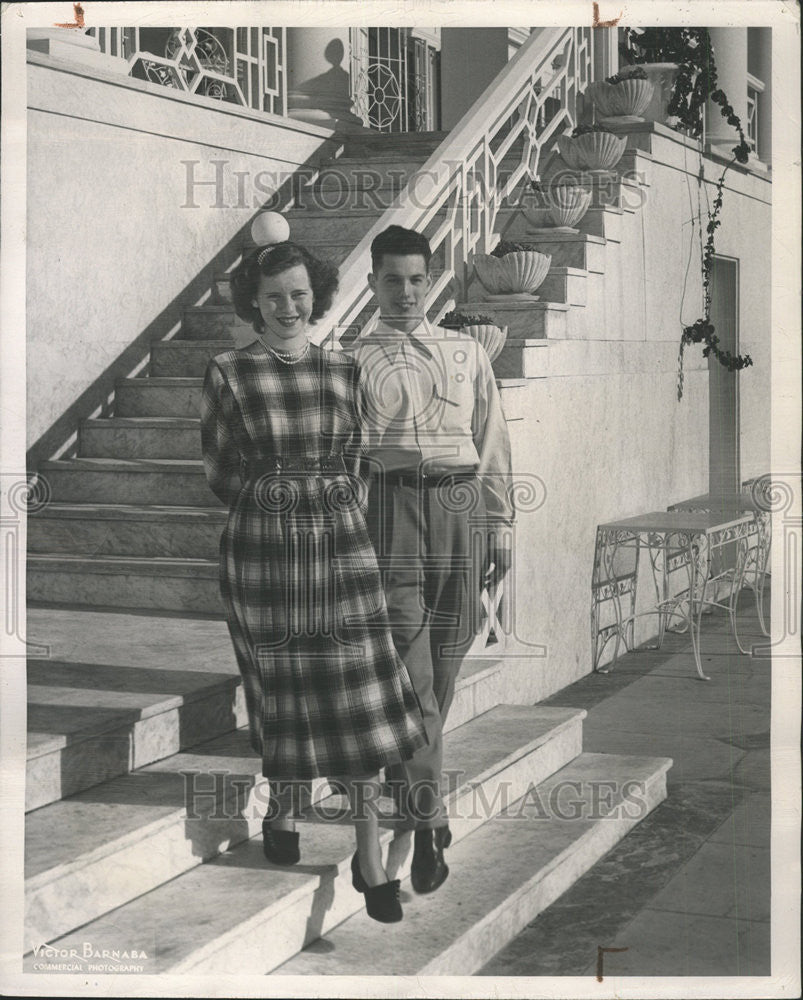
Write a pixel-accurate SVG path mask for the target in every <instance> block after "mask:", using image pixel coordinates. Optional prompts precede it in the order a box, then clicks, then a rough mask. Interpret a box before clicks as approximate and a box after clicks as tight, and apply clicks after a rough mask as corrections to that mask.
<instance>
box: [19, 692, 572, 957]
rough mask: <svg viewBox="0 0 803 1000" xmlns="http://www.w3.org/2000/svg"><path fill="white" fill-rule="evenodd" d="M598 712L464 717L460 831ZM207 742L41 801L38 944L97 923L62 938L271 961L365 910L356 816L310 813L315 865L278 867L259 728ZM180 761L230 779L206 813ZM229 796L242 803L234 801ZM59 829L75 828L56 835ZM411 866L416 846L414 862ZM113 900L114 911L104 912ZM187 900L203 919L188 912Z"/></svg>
mask: <svg viewBox="0 0 803 1000" xmlns="http://www.w3.org/2000/svg"><path fill="white" fill-rule="evenodd" d="M584 716H585V712H584V711H583V710H577V709H555V708H545V707H541V706H534V707H516V706H507V705H501V706H498V707H497V708H494V709H493V710H491V711H489V712H487V713H485V714H484V715H481V716H479V717H478V718H476V719H473V720H472V721H471V722H469V723H467V724H466V725H464V726H461V727H460V728H459V729H457V730H455V731H454V732H453V733H452V735H451V736H450V738H449V739H448V740H447V742H446V747H445V751H446V752H445V758H446V759H445V762H444V774H445V776H446V779H447V782H448V788H449V793H448V796H447V807H448V810H449V814H450V825H451V827H452V830H453V835H454V841H455V843H456V842H458V841H460V840H461V839H462V838H463V837H465V836H467V835H468V834H470V833H471V831H472V830H474V829H476V828H477V827H478V826H480V825H481V824H482V823H483V822H485V821H486V819H488V818H489V816H490V815H492V814H493V813H494V812H495V811H497V810H499V809H500V808H503V807H504V806H505V805H507V804H508V803H510V802H512V801H515V800H516V799H518V798H519V797H520V796H521V795H523V794H525V792H526V791H527V790H528V788H530V787H531V786H532V785H535V784H539V783H541V782H543V781H544V780H546V779H547V778H548V777H549V775H551V774H554V772H555V771H557V770H559V769H560V768H562V767H563V766H564V765H565V764H566V763H568V762H569V761H570V760H572V759H573V758H574V757H576V756H577V754H578V753H579V752H580V749H581V743H582V720H583V718H584ZM196 751H197V752H196V753H193V752H189V753H185V754H180V755H176V756H175V757H172V758H169V759H168V760H167V761H163V762H161V763H159V764H153V765H150V766H149V767H147V768H143V769H142V770H141V771H139V772H136V773H134V774H131V775H128V776H125V777H122V778H117V779H115V780H114V781H113V782H108V783H107V784H106V785H101V786H99V787H98V788H97V789H95V790H94V791H93V792H92V793H88V792H84V793H81V794H80V795H77V796H74V797H73V798H72V799H70V800H66V801H64V802H60V803H54V804H53V805H52V806H47V807H46V808H45V809H43V810H40V811H38V812H36V813H32V814H31V816H30V817H29V828H28V829H27V830H26V833H27V835H28V843H29V848H28V857H29V869H28V872H27V873H26V874H27V876H28V877H27V880H26V894H27V933H26V948H31V947H33V946H34V945H35V944H38V943H39V942H41V941H52V940H53V938H54V936H57V935H59V934H62V933H64V931H63V930H62V928H65V927H66V928H75V927H80V926H81V925H82V924H86V923H87V922H88V921H93V923H92V924H91V926H90V927H81V930H80V931H77V932H75V931H73V932H72V933H69V934H67V935H66V937H63V938H61V940H60V941H59V946H60V947H68V948H69V947H71V946H72V942H73V941H77V940H78V938H79V937H80V938H81V940H90V939H91V940H92V941H93V943H94V944H95V945H96V946H97V947H101V948H102V947H112V945H111V944H110V943H109V942H111V941H112V940H114V941H116V942H117V944H116V945H114V947H117V948H119V947H120V946H121V945H120V942H121V941H123V940H125V942H126V945H125V947H126V948H128V949H131V948H137V949H142V950H144V951H146V952H147V953H148V955H149V959H150V961H149V964H148V972H157V971H158V972H166V971H172V972H180V971H183V970H188V969H192V970H193V971H199V972H200V971H204V972H210V971H214V970H218V969H228V970H230V969H231V968H237V969H238V970H239V971H240V972H241V973H242V972H249V973H255V974H256V973H265V972H269V971H271V970H272V969H275V968H276V967H277V966H278V965H280V964H281V963H282V962H284V961H286V960H287V959H289V958H290V957H292V956H293V955H294V954H296V953H297V952H298V951H299V950H300V949H301V948H302V947H303V946H304V944H306V943H309V942H310V941H311V940H314V939H315V938H316V937H318V936H319V934H321V933H326V932H327V931H329V930H330V929H331V928H332V927H334V926H335V925H336V924H338V923H340V922H341V921H343V920H345V919H347V918H348V917H349V916H351V915H352V914H353V913H355V912H356V911H357V910H358V909H360V908H361V906H362V897H361V896H359V895H358V894H357V893H355V892H354V890H353V889H352V887H351V885H350V884H347V882H346V879H345V878H341V879H338V878H336V875H337V874H338V872H339V871H341V870H342V871H344V872H345V871H346V870H347V869H348V865H349V861H350V856H351V854H352V852H353V850H354V846H353V831H352V829H351V827H350V826H348V825H344V824H343V823H333V822H325V821H323V820H320V819H319V820H318V821H312V822H308V823H305V824H304V825H303V826H302V827H301V845H302V848H301V849H302V852H303V858H304V860H303V862H302V864H301V865H300V866H298V867H295V868H292V869H286V868H285V869H282V868H275V867H273V866H270V865H268V863H267V862H266V861H265V860H264V858H263V856H262V846H261V837H260V836H259V833H258V831H259V827H260V820H261V816H262V815H263V813H264V811H265V788H264V782H262V781H260V780H259V779H258V772H259V761H258V760H257V759H256V758H254V757H253V756H251V757H248V756H246V754H247V747H246V742H245V735H244V733H242V732H240V733H237V734H232V736H231V738H230V740H229V741H228V742H226V741H225V740H217V741H213V742H212V743H211V744H209V745H208V746H205V747H199V748H196ZM181 772H185V773H193V772H194V773H201V774H203V775H208V774H209V773H210V772H217V773H218V774H225V775H229V776H231V778H230V780H229V781H228V782H227V783H226V784H227V787H226V788H225V789H224V788H223V784H224V782H223V778H222V777H221V778H220V779H219V780H218V783H217V788H216V789H215V791H214V794H212V795H210V796H209V797H208V798H207V799H206V800H205V801H204V802H203V804H202V805H201V804H199V808H198V812H199V813H200V812H201V808H203V818H198V819H190V818H188V817H187V815H186V810H185V802H186V799H185V786H184V779H183V778H182V774H181ZM239 779H242V782H243V783H242V784H239V785H238V783H237V782H238V781H239ZM204 788H210V789H211V788H212V782H211V781H207V783H206V784H205V785H204ZM238 789H239V798H238V794H237V791H238ZM224 795H228V796H229V800H230V806H229V808H228V809H222V808H220V807H219V802H220V800H221V798H222V797H223V796H224ZM246 797H247V799H248V801H247V802H246V801H245V799H246ZM337 801H338V800H337V799H336V798H335V797H332V798H331V799H330V800H329V803H328V804H330V805H335V804H336V803H337ZM221 813H224V814H225V815H223V816H222V817H221ZM232 813H233V814H234V815H231V814H232ZM54 828H57V829H60V830H63V831H64V835H63V837H59V838H55V839H54V838H53V835H52V831H53V829H54ZM255 834H256V836H254V835H255ZM384 835H385V838H389V837H390V833H389V831H387V832H385V834H384ZM249 837H253V838H254V839H253V840H247V838H249ZM241 841H246V842H245V843H240V842H241ZM235 844H238V846H236V847H233V849H230V850H229V851H228V852H227V853H226V854H224V855H222V856H220V857H217V858H215V859H214V860H213V861H211V862H209V863H208V864H206V865H203V866H201V867H197V866H198V865H199V862H200V861H202V860H204V859H207V858H209V857H212V856H213V855H215V854H216V853H217V852H218V851H220V850H225V848H226V846H227V845H228V846H230V847H232V846H233V845H235ZM408 867H409V859H407V861H406V862H405V866H404V867H403V868H402V874H403V873H405V872H406V870H407V868H408ZM189 869H193V870H192V871H190V870H189ZM260 871H261V872H264V877H260ZM182 872H184V874H182ZM133 873H136V876H135V877H134V875H133ZM176 876H180V877H178V878H177V877H176ZM168 880H172V881H168ZM163 883H165V884H163ZM157 886H158V888H157ZM150 890H153V891H150ZM441 891H442V890H441ZM135 896H136V897H137V898H134V897H135ZM233 899H236V900H237V904H236V906H234V907H233V906H232V900H233ZM224 900H225V902H224ZM324 900H325V901H326V902H325V903H324ZM123 904H124V905H123ZM114 907H117V908H116V909H114V912H109V911H110V910H112V908H114ZM100 913H105V914H107V915H106V916H99V917H98V919H95V916H97V915H98V914H100ZM188 913H197V914H203V920H193V921H191V922H189V923H188V922H187V914H188ZM311 915H312V916H311ZM266 942H270V946H269V947H266ZM78 947H80V945H79V946H78ZM232 963H234V964H232Z"/></svg>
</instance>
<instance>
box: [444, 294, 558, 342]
mask: <svg viewBox="0 0 803 1000" xmlns="http://www.w3.org/2000/svg"><path fill="white" fill-rule="evenodd" d="M472 288H476V285H474V286H472ZM476 294H477V295H478V296H482V294H483V293H482V290H481V289H477V291H476ZM457 308H458V309H459V310H460V311H461V312H467V313H481V314H484V315H486V316H490V317H491V318H492V319H493V320H494V321H495V322H497V323H498V324H499V325H500V326H506V327H507V328H508V340H509V341H510V340H516V339H523V340H542V339H557V340H560V339H562V338H563V336H564V335H565V330H566V313H567V311H568V309H569V306H568V305H567V304H566V303H565V302H546V301H544V300H542V299H540V298H537V299H532V300H522V299H508V298H507V297H506V298H505V299H504V300H501V299H500V300H495V301H489V300H486V299H483V298H481V297H480V298H477V299H476V300H473V299H472V300H471V301H469V302H464V303H462V304H461V305H459V306H458V307H457ZM503 350H507V344H506V345H505V348H504V349H503Z"/></svg>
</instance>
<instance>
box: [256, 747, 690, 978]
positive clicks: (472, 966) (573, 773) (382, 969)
mask: <svg viewBox="0 0 803 1000" xmlns="http://www.w3.org/2000/svg"><path fill="white" fill-rule="evenodd" d="M670 765H671V761H669V760H667V759H666V758H660V757H620V756H614V755H610V754H582V755H581V756H580V757H578V758H577V759H576V760H574V761H572V762H571V763H570V764H568V765H567V766H566V767H564V768H563V769H562V770H561V771H559V772H557V773H556V774H553V775H552V776H551V777H550V778H548V779H547V780H546V781H544V782H543V783H541V784H539V785H538V787H537V789H536V791H537V795H536V794H534V793H532V792H530V793H529V794H527V795H525V796H524V797H523V798H522V799H520V800H519V801H517V802H514V803H513V804H512V805H511V806H510V807H509V808H508V809H506V810H503V811H502V812H500V813H499V814H498V816H496V817H494V818H493V819H491V820H489V822H487V823H486V824H485V825H484V826H482V827H480V828H479V829H478V830H477V831H476V832H475V833H472V835H471V836H470V837H466V838H465V839H464V840H462V841H461V842H460V843H459V844H457V845H456V846H453V847H452V848H450V850H449V853H448V858H449V866H450V869H451V873H450V875H449V878H448V880H447V881H446V883H445V884H444V885H443V887H442V888H441V889H439V890H438V892H437V894H436V895H433V896H425V897H417V896H416V897H413V899H412V900H411V902H410V903H409V904H408V905H407V906H406V908H405V919H404V921H403V922H402V923H401V924H400V925H398V927H394V928H393V930H392V932H391V933H392V939H391V938H390V937H389V935H388V932H387V930H386V929H384V928H382V927H381V926H380V925H378V924H376V923H375V922H374V921H372V920H371V919H370V918H369V917H368V916H367V915H366V914H365V912H364V911H362V910H361V911H360V912H358V913H355V914H354V916H352V917H351V918H349V919H348V920H346V921H345V922H344V923H342V924H340V925H339V926H338V927H336V928H335V929H334V930H333V931H332V932H330V933H329V934H326V936H325V938H324V939H323V940H321V941H319V942H316V943H315V944H313V945H311V946H310V947H309V948H307V949H306V950H305V951H302V952H301V953H300V954H298V955H296V956H295V957H294V958H292V959H291V960H290V961H289V962H286V963H284V965H281V966H280V967H279V968H278V969H276V970H275V973H276V975H280V976H302V975H334V976H336V975H349V976H355V975H356V976H360V975H372V976H377V975H379V976H382V975H384V976H432V975H441V976H448V975H451V976H457V975H461V976H465V975H471V974H473V973H475V972H477V971H478V970H479V969H481V968H482V966H483V965H484V964H485V963H486V962H487V961H489V959H491V958H492V957H493V955H495V954H496V953H497V952H498V951H499V950H500V949H501V948H502V947H504V946H505V945H506V944H507V943H508V942H509V941H510V940H511V939H512V938H514V937H515V936H516V935H517V934H518V933H519V932H520V931H521V930H523V928H524V927H525V926H526V925H527V924H528V923H529V922H530V921H532V920H533V919H534V918H535V917H536V916H537V915H538V914H539V913H542V912H543V911H544V910H545V909H546V908H547V907H548V906H549V905H550V904H551V903H553V902H554V901H555V900H556V899H557V898H558V897H559V896H560V895H561V894H562V893H563V892H565V891H566V889H568V888H569V887H570V886H571V885H572V883H573V882H574V881H575V880H576V879H578V878H579V877H580V876H581V875H582V874H583V873H584V872H586V871H588V869H589V868H591V866H592V865H593V864H594V863H595V862H596V861H598V860H599V859H600V858H601V857H602V856H603V855H604V854H605V853H606V852H607V851H608V850H610V848H611V847H613V846H614V845H615V844H616V843H617V842H618V841H619V840H621V839H622V837H624V836H625V835H626V834H627V832H628V831H629V830H630V829H631V828H632V827H633V826H635V824H636V823H637V822H639V820H640V819H642V818H643V817H644V816H645V815H646V814H647V813H649V812H650V811H651V810H652V809H654V808H655V806H657V805H658V804H659V803H660V802H661V801H663V799H664V798H665V797H666V771H667V769H668V768H669V766H670ZM629 782H632V783H633V784H631V785H629V786H628V783H629ZM628 787H629V790H630V795H629V796H628ZM636 789H638V792H637V794H638V799H637V800H636V799H635V797H634V795H633V793H634V792H635V791H636ZM600 793H603V794H604V795H608V796H609V797H610V800H611V801H610V802H609V801H608V800H601V798H600ZM569 803H571V804H569ZM391 940H392V947H388V944H389V943H390V941H391Z"/></svg>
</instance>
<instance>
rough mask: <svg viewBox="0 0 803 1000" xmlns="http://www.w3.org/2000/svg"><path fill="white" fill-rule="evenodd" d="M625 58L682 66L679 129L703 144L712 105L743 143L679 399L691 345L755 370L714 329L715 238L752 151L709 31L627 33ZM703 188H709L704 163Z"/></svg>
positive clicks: (687, 333)
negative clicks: (723, 84) (722, 82)
mask: <svg viewBox="0 0 803 1000" xmlns="http://www.w3.org/2000/svg"><path fill="white" fill-rule="evenodd" d="M622 56H623V58H624V59H625V60H626V61H628V62H630V63H632V64H634V65H638V64H639V63H650V62H674V63H677V65H678V74H677V77H676V79H675V86H674V88H673V90H672V96H671V98H670V101H669V107H668V108H667V112H668V114H669V115H674V116H675V117H676V118H677V119H678V124H679V126H680V127H681V128H682V129H683V130H684V131H685V132H687V133H688V134H689V135H690V136H692V138H695V139H698V140H702V135H703V109H704V107H705V102H706V101H707V100H710V101H711V102H712V103H714V104H716V105H717V106H718V108H719V111H720V114H721V115H722V117H723V118H724V119H725V120H726V121H727V123H728V124H729V125H730V126H731V127H732V128H733V129H734V130H735V131H736V133H737V135H738V137H739V141H738V143H737V144H736V145H735V146H734V147H733V150H732V153H733V157H732V159H731V160H730V161H729V162H728V163H727V164H726V165H725V168H724V170H723V171H722V174H721V175H720V177H719V180H718V181H717V184H716V194H715V197H714V201H713V204H712V205H711V208H710V209H709V211H708V222H707V225H706V241H705V245H704V247H703V253H702V279H703V316H702V317H701V318H700V319H698V320H695V322H694V323H691V324H690V325H688V326H684V327H683V332H682V334H681V338H680V350H679V353H678V399H681V398H682V397H683V351H684V348H686V347H687V346H689V345H691V344H703V345H704V347H703V357H704V358H707V357H709V356H710V355H713V356H714V357H715V358H716V359H717V361H718V362H719V363H720V364H721V365H722V366H723V367H724V368H726V369H727V370H728V371H731V372H733V371H739V370H740V369H742V368H747V367H748V366H749V365H752V363H753V359H752V358H751V357H750V355H749V354H744V355H742V354H737V355H734V354H732V353H731V352H730V351H724V350H722V348H721V347H720V346H719V337H717V335H716V333H715V329H714V324H713V323H712V322H711V272H712V270H713V266H714V256H715V254H716V248H715V242H714V237H715V234H716V231H717V229H718V228H719V226H720V225H721V219H720V214H721V211H722V192H723V189H724V186H725V175H726V174H727V172H728V170H729V169H730V168H731V166H732V165H733V164H734V163H747V161H748V157H749V153H750V147H749V144H748V142H747V138H746V136H745V134H744V130H743V128H742V122H741V120H740V118H739V116H738V115H737V114H736V112H735V111H734V109H733V107H732V106H731V104H730V102H729V101H728V98H727V95H726V94H725V92H724V91H723V90H722V89H721V88H719V87H717V68H716V63H715V61H714V49H713V46H712V45H711V36H710V34H709V32H708V29H707V28H645V29H643V30H642V31H640V32H636V31H634V30H633V29H632V28H625V30H624V44H623V47H622ZM699 183H700V184H701V185H702V184H704V183H705V177H704V172H703V163H702V150H701V163H700V175H699Z"/></svg>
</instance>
